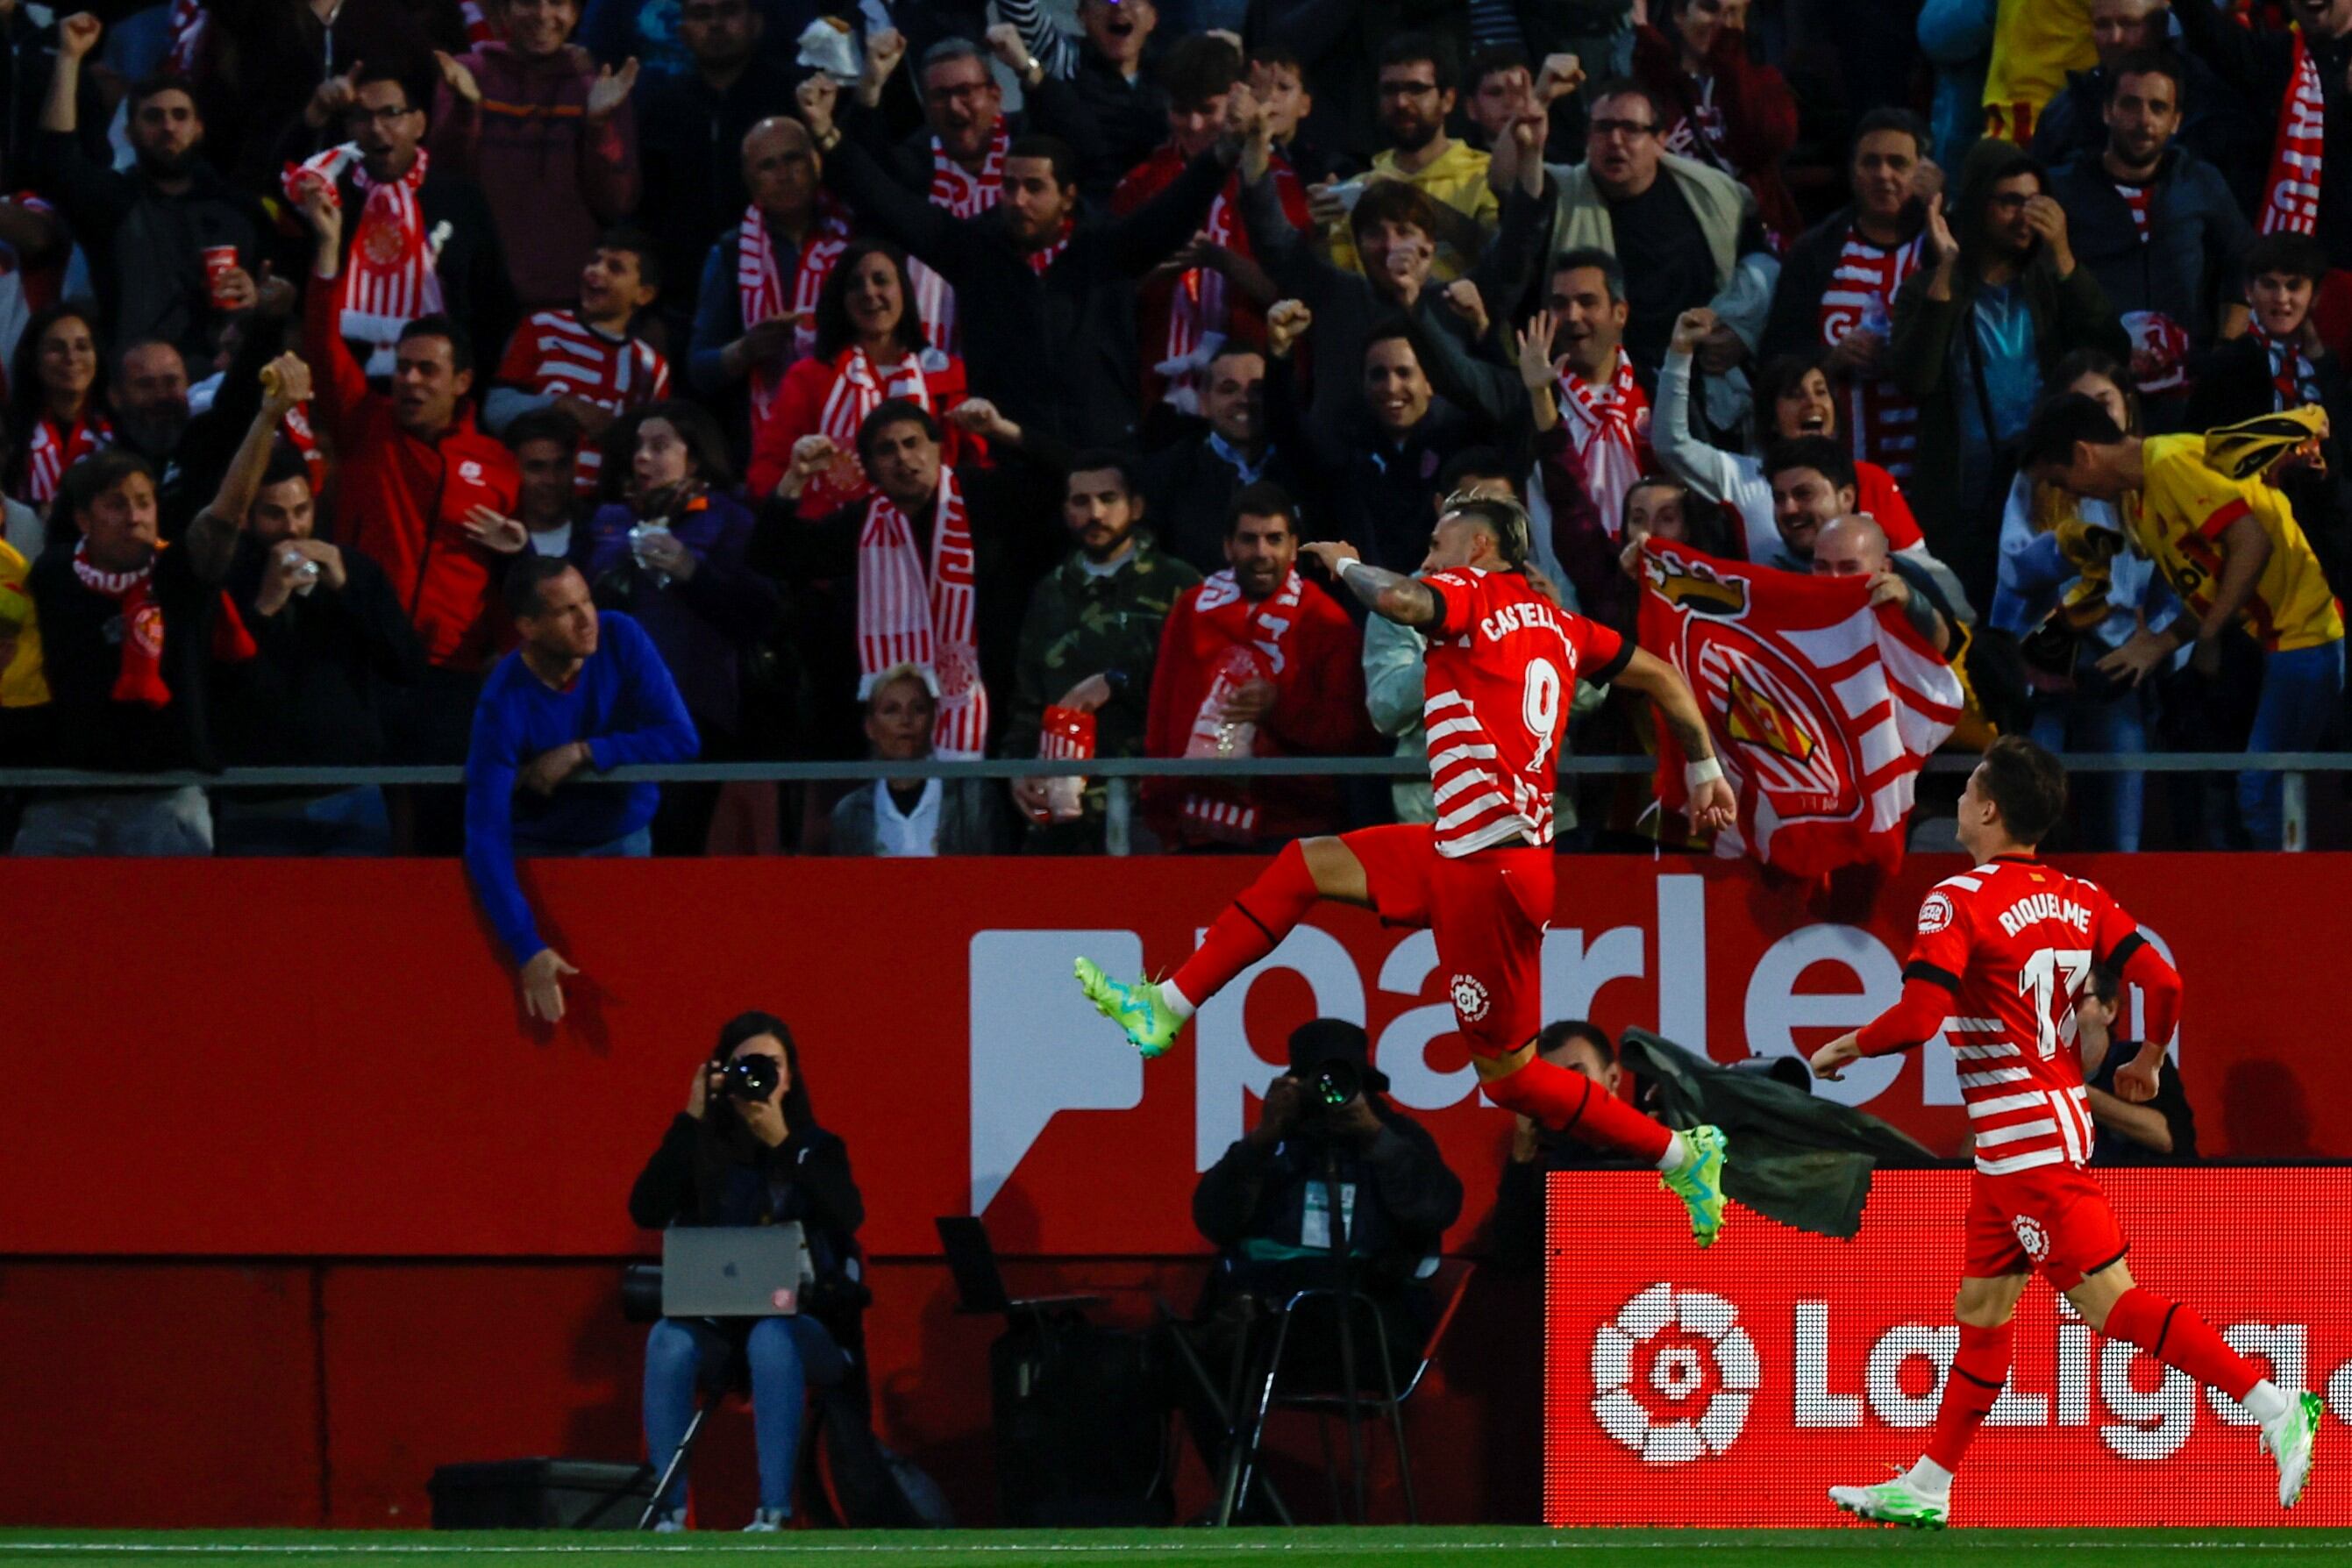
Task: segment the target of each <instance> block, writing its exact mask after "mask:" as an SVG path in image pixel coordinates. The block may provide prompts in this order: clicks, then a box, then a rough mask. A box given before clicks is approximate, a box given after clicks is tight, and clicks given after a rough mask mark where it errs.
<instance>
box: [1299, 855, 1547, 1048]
mask: <svg viewBox="0 0 2352 1568" xmlns="http://www.w3.org/2000/svg"><path fill="white" fill-rule="evenodd" d="M1339 842H1340V843H1342V844H1345V845H1346V846H1347V847H1348V848H1349V851H1351V852H1352V853H1353V854H1354V855H1355V857H1356V860H1357V863H1358V864H1360V865H1361V866H1362V867H1363V868H1364V881H1365V883H1366V885H1367V886H1368V887H1369V888H1370V889H1371V895H1372V905H1373V907H1374V908H1375V909H1377V910H1380V914H1381V920H1382V921H1386V922H1387V923H1388V924H1390V925H1401V926H1426V927H1428V928H1429V930H1430V931H1431V933H1432V934H1433V935H1434V936H1435V937H1436V938H1437V967H1438V972H1439V973H1441V974H1443V975H1444V977H1445V989H1446V994H1448V995H1449V996H1450V997H1451V998H1452V999H1453V1002H1454V1023H1455V1024H1456V1025H1458V1026H1460V1028H1461V1030H1462V1037H1463V1038H1464V1039H1465V1040H1466V1041H1468V1042H1469V1045H1470V1049H1471V1050H1472V1051H1473V1052H1475V1054H1477V1055H1479V1056H1482V1057H1499V1056H1507V1055H1509V1054H1510V1053H1511V1052H1513V1051H1516V1050H1517V1049H1518V1048H1519V1047H1521V1046H1524V1045H1526V1044H1527V1043H1528V1041H1529V1040H1532V1039H1534V1038H1535V1037H1536V1036H1537V1035H1538V1034H1540V1033H1541V1032H1542V1031H1543V934H1544V926H1545V925H1546V923H1547V922H1549V921H1550V919H1551V900H1552V870H1553V864H1554V860H1553V856H1552V852H1551V848H1550V847H1549V845H1547V846H1544V847H1536V846H1533V845H1526V844H1521V845H1516V846H1506V847H1496V848H1492V849H1481V850H1478V851H1477V852H1476V853H1475V854H1471V855H1465V856H1463V857H1462V858H1460V859H1454V858H1449V857H1447V856H1444V855H1440V854H1439V853H1438V852H1437V838H1436V830H1435V829H1434V828H1433V827H1432V826H1430V825H1429V824H1427V823H1425V822H1418V823H1400V824H1398V825H1396V826H1390V827H1366V828H1360V829H1359V830H1358V831H1356V832H1354V833H1349V834H1343V835H1341V837H1340V839H1339Z"/></svg>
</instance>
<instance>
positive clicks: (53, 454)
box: [18, 410, 114, 509]
mask: <svg viewBox="0 0 2352 1568" xmlns="http://www.w3.org/2000/svg"><path fill="white" fill-rule="evenodd" d="M113 444H114V431H113V429H112V428H111V427H110V426H109V425H108V424H107V423H106V419H105V417H104V416H102V415H100V414H98V413H97V412H96V411H94V410H93V411H92V412H90V413H88V414H85V415H83V416H82V417H81V418H80V420H79V422H78V423H76V424H75V426H74V427H73V428H72V429H70V430H60V429H58V425H57V421H55V420H53V419H51V418H49V417H48V416H46V415H44V416H42V417H41V418H40V420H39V421H38V422H37V423H36V424H35V425H34V426H33V437H32V439H31V440H30V441H28V442H26V446H25V493H24V495H23V496H21V497H19V498H18V499H19V500H23V501H24V503H25V504H26V506H29V507H33V508H35V509H39V508H44V507H47V505H48V504H49V502H50V500H53V499H54V498H55V497H56V495H57V493H58V481H59V480H60V479H64V478H65V473H66V470H67V469H68V468H72V467H73V466H74V465H75V464H76V463H79V462H80V461H81V460H82V459H83V458H87V457H89V455H90V454H91V453H92V452H95V451H97V450H98V449H99V448H100V447H110V446H112V445H113Z"/></svg>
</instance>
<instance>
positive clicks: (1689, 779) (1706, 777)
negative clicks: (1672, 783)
mask: <svg viewBox="0 0 2352 1568" xmlns="http://www.w3.org/2000/svg"><path fill="white" fill-rule="evenodd" d="M1722 776H1723V764H1722V763H1720V762H1717V760H1716V759H1715V758H1713V757H1703V758H1701V759H1700V760H1699V761H1697V762H1696V763H1684V764H1683V787H1684V788H1685V789H1686V790H1690V791H1693V792H1694V793H1695V792H1696V790H1697V789H1698V786H1699V785H1701V784H1713V783H1714V782H1715V781H1716V780H1717V779H1719V778H1721V777H1722Z"/></svg>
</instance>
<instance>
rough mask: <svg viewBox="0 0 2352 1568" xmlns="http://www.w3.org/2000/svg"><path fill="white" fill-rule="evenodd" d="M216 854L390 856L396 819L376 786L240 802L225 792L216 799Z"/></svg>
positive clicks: (366, 785)
mask: <svg viewBox="0 0 2352 1568" xmlns="http://www.w3.org/2000/svg"><path fill="white" fill-rule="evenodd" d="M213 840H214V853H215V854H217V855H228V856H237V855H254V856H264V855H299V856H322V855H389V854H391V853H392V820H391V818H390V817H389V816H386V815H385V812H384V804H383V790H382V789H380V788H378V787H377V786H376V785H374V784H362V785H360V786H359V787H358V788H356V789H346V790H338V791H336V792H335V793H334V794H332V795H304V796H299V797H296V798H293V799H289V800H240V799H239V798H238V797H237V796H236V795H232V794H229V793H228V792H226V791H224V792H223V793H222V794H221V795H220V796H219V798H218V799H216V800H215V801H214V802H213Z"/></svg>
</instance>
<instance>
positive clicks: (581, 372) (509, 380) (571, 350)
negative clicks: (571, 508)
mask: <svg viewBox="0 0 2352 1568" xmlns="http://www.w3.org/2000/svg"><path fill="white" fill-rule="evenodd" d="M499 382H500V383H501V384H505V385H508V386H519V387H521V388H522V389H523V390H524V391H526V392H531V393H537V394H540V395H544V396H548V397H584V398H586V399H587V400H588V401H589V402H591V403H593V404H594V405H596V406H597V407H599V408H602V409H604V410H606V411H608V412H610V413H614V414H619V413H621V412H623V411H624V410H626V409H630V408H637V407H642V406H643V405H646V404H648V403H658V402H660V401H661V400H662V399H663V398H665V397H667V396H668V395H669V361H667V359H664V358H663V357H662V355H661V353H660V351H658V350H657V349H656V348H655V347H654V346H653V345H652V344H650V343H648V342H646V341H645V340H644V339H642V338H615V337H610V336H607V335H606V334H605V333H604V332H600V331H597V330H596V329H595V328H593V327H592V326H590V325H589V324H588V323H587V322H585V321H582V320H581V319H580V316H579V313H578V312H577V311H574V310H541V311H540V312H539V313H538V314H536V315H534V316H532V317H531V318H530V320H529V321H525V322H524V323H523V324H522V325H521V326H520V328H518V329H516V331H515V335H514V337H513V339H512V340H511V341H510V342H509V343H508V344H507V357H506V359H505V360H504V361H503V362H502V363H500V364H499ZM603 468H604V454H603V453H602V452H601V451H599V450H598V449H597V447H596V443H595V442H593V441H583V442H582V443H581V444H580V456H579V458H578V459H577V461H576V463H575V465H574V467H573V468H572V475H573V479H574V481H575V483H576V485H577V488H578V489H579V492H580V493H581V494H582V495H583V496H584V495H589V494H591V493H593V491H594V490H595V489H596V481H597V479H598V477H599V476H600V475H601V473H602V471H603Z"/></svg>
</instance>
